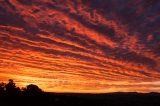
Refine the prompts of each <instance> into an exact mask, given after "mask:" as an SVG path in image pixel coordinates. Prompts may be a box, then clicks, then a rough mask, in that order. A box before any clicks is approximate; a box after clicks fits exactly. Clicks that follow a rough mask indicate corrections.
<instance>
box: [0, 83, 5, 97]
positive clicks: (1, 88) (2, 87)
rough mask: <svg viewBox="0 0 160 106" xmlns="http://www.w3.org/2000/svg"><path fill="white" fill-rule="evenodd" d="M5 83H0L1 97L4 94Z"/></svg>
mask: <svg viewBox="0 0 160 106" xmlns="http://www.w3.org/2000/svg"><path fill="white" fill-rule="evenodd" d="M5 85H6V84H5V83H3V82H2V83H0V95H3V94H4V92H5Z"/></svg>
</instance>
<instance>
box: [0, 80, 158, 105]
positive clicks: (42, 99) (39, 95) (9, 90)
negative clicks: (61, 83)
mask: <svg viewBox="0 0 160 106" xmlns="http://www.w3.org/2000/svg"><path fill="white" fill-rule="evenodd" d="M0 106H160V94H159V93H134V92H132V93H120V92H119V93H107V94H75V93H49V92H43V91H42V90H41V89H40V88H39V87H38V86H36V85H33V84H31V85H28V86H26V87H25V88H21V89H20V88H19V87H16V85H15V83H14V82H13V80H9V82H8V83H7V84H5V83H1V84H0Z"/></svg>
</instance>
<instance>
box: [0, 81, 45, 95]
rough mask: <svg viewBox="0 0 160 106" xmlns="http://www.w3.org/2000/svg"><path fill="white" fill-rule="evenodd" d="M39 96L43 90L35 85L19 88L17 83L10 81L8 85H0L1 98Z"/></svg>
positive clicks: (2, 83)
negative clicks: (25, 95)
mask: <svg viewBox="0 0 160 106" xmlns="http://www.w3.org/2000/svg"><path fill="white" fill-rule="evenodd" d="M24 93H25V94H39V93H42V90H41V89H40V88H39V87H38V86H37V85H34V84H30V85H27V86H26V87H22V88H19V87H17V86H16V83H15V82H14V81H13V80H12V79H9V81H8V83H4V82H1V83H0V96H11V95H12V96H13V95H14V96H15V95H20V94H24Z"/></svg>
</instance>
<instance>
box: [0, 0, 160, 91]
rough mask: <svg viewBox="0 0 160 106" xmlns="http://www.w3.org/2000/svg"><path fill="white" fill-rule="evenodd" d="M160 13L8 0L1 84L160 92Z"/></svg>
mask: <svg viewBox="0 0 160 106" xmlns="http://www.w3.org/2000/svg"><path fill="white" fill-rule="evenodd" d="M159 10H160V2H159V0H136V1H135V0H127V1H126V0H114V1H113V0H1V1H0V81H6V80H7V79H8V78H12V79H14V80H15V81H16V82H17V84H18V85H19V86H24V85H26V84H29V83H35V84H37V85H39V86H40V87H42V88H43V89H44V90H46V91H56V92H116V91H126V92H128V91H139V92H150V91H158V92H159V91H160V83H159V81H160V64H159V63H160V37H159V36H160V15H159V14H160V11H159ZM75 89H76V91H75Z"/></svg>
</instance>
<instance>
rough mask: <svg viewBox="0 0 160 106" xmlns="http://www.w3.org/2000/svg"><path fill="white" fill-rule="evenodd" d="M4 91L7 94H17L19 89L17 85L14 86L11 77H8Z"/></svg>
mask: <svg viewBox="0 0 160 106" xmlns="http://www.w3.org/2000/svg"><path fill="white" fill-rule="evenodd" d="M5 89H6V93H7V94H9V95H13V94H17V93H19V91H20V88H19V87H16V84H15V83H14V81H13V80H12V79H9V82H8V84H6V85H5Z"/></svg>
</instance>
